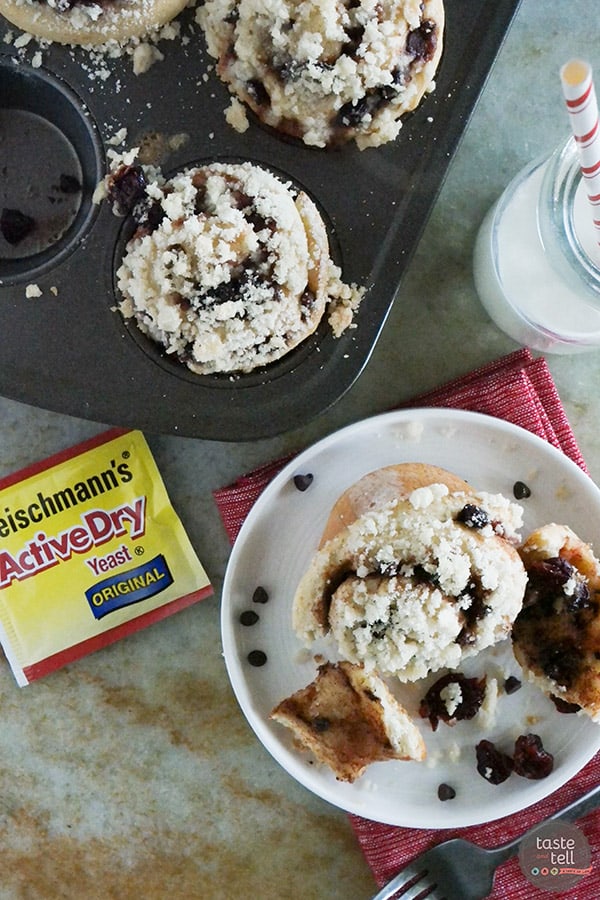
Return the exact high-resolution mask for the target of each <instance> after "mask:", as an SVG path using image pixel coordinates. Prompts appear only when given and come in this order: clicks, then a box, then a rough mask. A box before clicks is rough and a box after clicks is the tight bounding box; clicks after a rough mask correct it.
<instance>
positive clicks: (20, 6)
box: [0, 0, 187, 45]
mask: <svg viewBox="0 0 600 900" xmlns="http://www.w3.org/2000/svg"><path fill="white" fill-rule="evenodd" d="M186 5H187V0H100V2H96V3H94V2H91V3H88V2H85V3H84V2H77V0H75V2H71V0H0V15H3V16H4V18H5V19H7V20H8V21H9V22H11V23H12V24H13V25H16V26H17V27H18V28H20V29H21V30H22V31H25V32H27V33H28V34H32V35H34V36H35V37H38V38H43V39H45V40H48V41H54V42H56V43H58V44H83V45H96V44H105V43H108V42H109V41H115V42H117V43H125V42H126V41H128V40H130V39H131V38H139V37H143V36H144V35H146V34H148V33H149V32H152V31H155V30H157V29H159V28H160V27H161V26H163V25H165V24H166V23H167V22H170V21H171V19H173V18H175V16H177V15H178V14H179V13H180V12H181V11H182V9H184V8H185V6H186Z"/></svg>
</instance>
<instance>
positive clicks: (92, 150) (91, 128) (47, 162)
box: [0, 58, 104, 283]
mask: <svg viewBox="0 0 600 900" xmlns="http://www.w3.org/2000/svg"><path fill="white" fill-rule="evenodd" d="M0 82H1V83H2V86H3V95H2V99H1V101H0V104H1V105H0V135H1V142H2V146H1V158H2V164H1V166H0V283H10V282H13V281H20V280H23V279H25V278H30V277H31V276H32V275H33V274H38V273H40V272H43V271H45V270H46V269H48V268H51V267H53V266H55V265H57V264H58V263H59V262H60V261H61V260H62V259H64V258H65V257H66V256H68V254H69V253H70V252H71V251H72V250H73V249H74V248H75V247H76V246H77V245H78V244H79V243H80V241H81V240H82V239H83V237H84V236H85V234H87V232H88V230H89V228H90V227H91V225H92V222H93V220H94V218H95V215H96V213H97V207H96V206H95V205H94V204H93V201H92V196H93V192H94V188H95V186H96V184H97V183H98V181H99V180H100V178H101V177H102V170H103V158H104V154H103V150H102V143H101V141H100V138H99V135H98V133H97V130H96V127H95V125H94V123H93V121H92V119H91V117H90V116H89V114H88V113H87V112H86V110H85V107H84V106H83V103H82V102H81V101H80V99H79V98H78V97H77V95H76V94H75V93H74V92H73V91H72V90H71V89H70V88H69V87H68V86H67V85H66V84H65V83H64V82H62V81H60V80H59V79H57V78H56V77H54V76H52V75H50V73H48V72H46V71H43V70H42V69H30V68H28V67H26V66H25V65H23V64H21V65H18V66H16V65H14V64H13V63H12V62H11V60H10V59H4V60H3V59H2V58H0Z"/></svg>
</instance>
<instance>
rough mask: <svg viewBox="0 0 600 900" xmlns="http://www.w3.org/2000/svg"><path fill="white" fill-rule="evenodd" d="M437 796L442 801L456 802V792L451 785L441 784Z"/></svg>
mask: <svg viewBox="0 0 600 900" xmlns="http://www.w3.org/2000/svg"><path fill="white" fill-rule="evenodd" d="M437 795H438V798H439V799H440V800H454V798H455V797H456V791H455V790H454V788H453V787H450V785H449V784H440V786H439V787H438V791H437Z"/></svg>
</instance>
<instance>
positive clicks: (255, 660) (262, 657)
mask: <svg viewBox="0 0 600 900" xmlns="http://www.w3.org/2000/svg"><path fill="white" fill-rule="evenodd" d="M247 658H248V662H249V663H250V665H251V666H256V667H257V668H258V667H260V666H264V664H265V663H266V661H267V654H266V653H263V651H262V650H251V651H250V653H249V654H248V657H247Z"/></svg>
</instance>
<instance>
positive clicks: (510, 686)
mask: <svg viewBox="0 0 600 900" xmlns="http://www.w3.org/2000/svg"><path fill="white" fill-rule="evenodd" d="M520 688H521V682H520V680H519V679H518V678H516V677H515V676H514V675H509V676H508V678H507V679H506V681H505V682H504V693H505V694H514V693H515V692H516V691H518V690H519V689H520Z"/></svg>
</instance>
